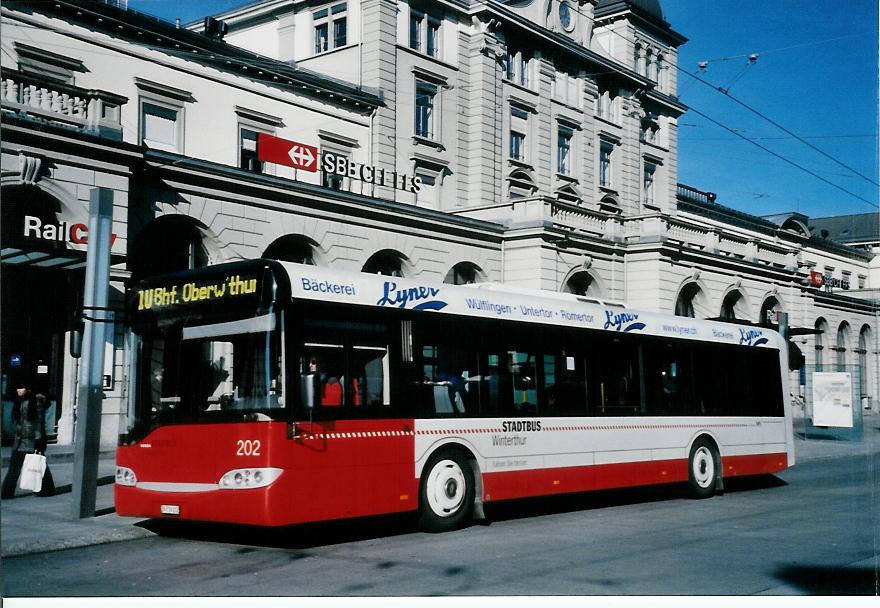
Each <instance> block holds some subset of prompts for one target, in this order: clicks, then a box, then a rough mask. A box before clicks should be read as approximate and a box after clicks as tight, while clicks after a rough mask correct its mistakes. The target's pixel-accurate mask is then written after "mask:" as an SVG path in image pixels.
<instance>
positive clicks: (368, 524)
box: [136, 514, 418, 549]
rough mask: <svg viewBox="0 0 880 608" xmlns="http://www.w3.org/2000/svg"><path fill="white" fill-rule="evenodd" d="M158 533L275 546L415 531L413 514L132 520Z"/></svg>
mask: <svg viewBox="0 0 880 608" xmlns="http://www.w3.org/2000/svg"><path fill="white" fill-rule="evenodd" d="M136 525H138V526H140V527H142V528H146V529H147V530H149V531H150V532H154V533H155V534H158V535H159V536H171V537H174V538H184V539H188V540H198V541H207V542H217V543H233V544H240V545H251V546H258V547H274V548H278V549H308V548H311V547H321V546H328V545H336V544H340V543H349V542H356V541H362V540H370V539H374V538H386V537H390V536H398V535H401V534H410V533H413V532H417V531H418V527H417V525H416V517H415V515H413V514H405V515H399V514H398V515H383V516H380V517H365V518H358V519H346V520H341V521H333V522H321V523H316V524H300V525H294V526H281V527H277V528H265V527H260V526H246V525H240V524H219V523H210V522H189V521H174V520H168V519H148V520H146V521H142V522H140V523H138V524H136Z"/></svg>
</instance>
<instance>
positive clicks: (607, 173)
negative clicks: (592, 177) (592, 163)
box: [599, 141, 614, 188]
mask: <svg viewBox="0 0 880 608" xmlns="http://www.w3.org/2000/svg"><path fill="white" fill-rule="evenodd" d="M612 152H614V144H611V143H609V142H607V141H603V142H602V143H601V144H600V145H599V185H600V186H601V187H603V188H610V187H611V169H612V167H611V154H612Z"/></svg>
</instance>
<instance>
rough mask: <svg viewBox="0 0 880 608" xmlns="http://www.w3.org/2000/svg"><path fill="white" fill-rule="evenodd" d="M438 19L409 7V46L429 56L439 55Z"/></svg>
mask: <svg viewBox="0 0 880 608" xmlns="http://www.w3.org/2000/svg"><path fill="white" fill-rule="evenodd" d="M440 23H441V21H440V19H438V18H436V17H432V16H431V15H426V14H425V13H423V12H422V11H420V10H416V9H414V8H413V9H410V13H409V48H411V49H412V50H414V51H418V52H420V53H424V54H425V55H428V56H429V57H439V56H440Z"/></svg>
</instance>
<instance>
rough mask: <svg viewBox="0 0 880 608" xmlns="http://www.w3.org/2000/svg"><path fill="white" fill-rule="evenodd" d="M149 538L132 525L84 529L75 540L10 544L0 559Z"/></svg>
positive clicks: (1, 553)
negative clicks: (109, 528) (110, 528)
mask: <svg viewBox="0 0 880 608" xmlns="http://www.w3.org/2000/svg"><path fill="white" fill-rule="evenodd" d="M98 525H100V524H98ZM151 536H156V534H155V533H154V532H150V531H149V530H147V529H146V528H141V527H139V526H136V525H134V524H131V525H129V526H121V527H119V528H114V529H112V530H106V529H100V528H98V529H94V530H88V529H86V530H83V531H82V532H81V534H80V535H79V536H77V537H75V538H65V539H58V540H55V539H45V538H43V539H40V540H39V541H29V542H18V543H10V544H9V545H7V546H3V549H2V551H0V557H20V556H22V555H34V554H37V553H51V552H53V551H64V550H65V549H79V548H82V547H93V546H96V545H107V544H110V543H116V542H121V541H126V540H138V539H142V538H149V537H151Z"/></svg>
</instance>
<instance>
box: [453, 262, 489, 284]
mask: <svg viewBox="0 0 880 608" xmlns="http://www.w3.org/2000/svg"><path fill="white" fill-rule="evenodd" d="M483 280H485V279H484V278H483V271H482V270H480V267H479V266H477V265H476V264H472V263H470V262H459V263H458V264H456V265H455V266H453V267H452V268H451V269H450V270H449V272H447V273H446V278H445V279H443V282H444V283H448V284H451V285H472V284H474V283H480V282H482V281H483Z"/></svg>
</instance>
